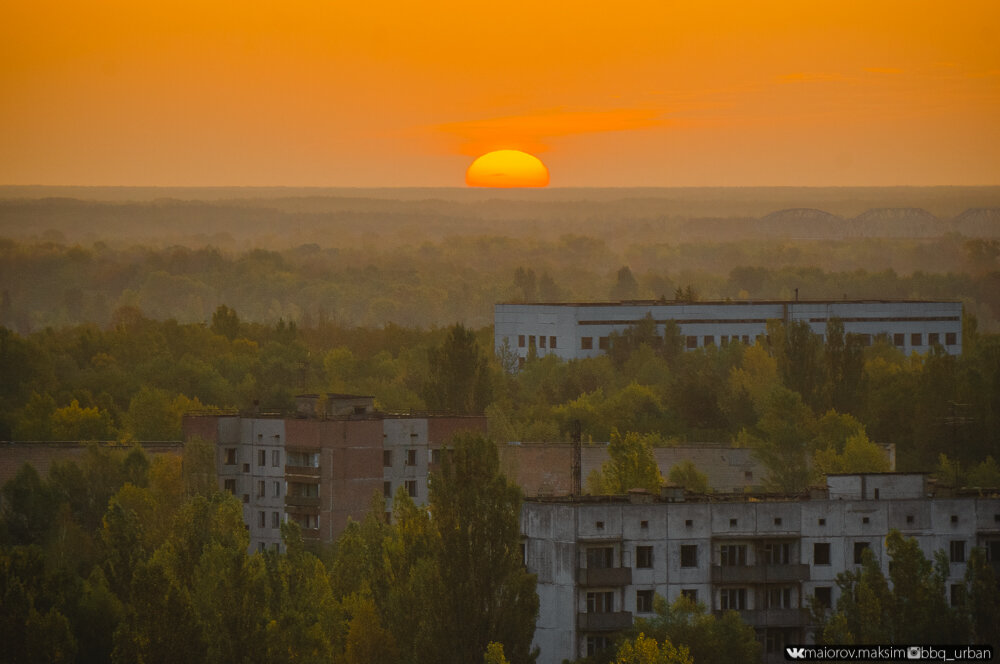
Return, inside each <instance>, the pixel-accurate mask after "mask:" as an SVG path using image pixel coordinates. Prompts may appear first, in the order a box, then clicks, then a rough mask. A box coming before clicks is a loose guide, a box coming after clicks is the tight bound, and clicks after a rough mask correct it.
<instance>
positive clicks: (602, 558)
mask: <svg viewBox="0 0 1000 664" xmlns="http://www.w3.org/2000/svg"><path fill="white" fill-rule="evenodd" d="M614 566H615V548H614V547H613V546H592V547H590V548H589V549H587V567H588V568H590V569H605V568H609V567H614Z"/></svg>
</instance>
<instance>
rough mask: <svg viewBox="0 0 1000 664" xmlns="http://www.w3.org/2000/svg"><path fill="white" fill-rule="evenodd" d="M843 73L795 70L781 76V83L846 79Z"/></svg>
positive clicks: (779, 79)
mask: <svg viewBox="0 0 1000 664" xmlns="http://www.w3.org/2000/svg"><path fill="white" fill-rule="evenodd" d="M846 80H848V79H847V78H846V77H845V76H843V75H842V74H829V73H823V72H795V73H792V74H785V75H784V76H779V77H778V81H780V82H781V83H822V82H828V81H846Z"/></svg>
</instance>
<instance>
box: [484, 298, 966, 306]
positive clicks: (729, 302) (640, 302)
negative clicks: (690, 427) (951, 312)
mask: <svg viewBox="0 0 1000 664" xmlns="http://www.w3.org/2000/svg"><path fill="white" fill-rule="evenodd" d="M496 304H497V305H516V306H528V307H669V306H697V305H709V306H717V305H754V304H962V301H961V300H805V299H798V300H696V301H694V302H687V301H685V300H619V301H614V302H497V303H496Z"/></svg>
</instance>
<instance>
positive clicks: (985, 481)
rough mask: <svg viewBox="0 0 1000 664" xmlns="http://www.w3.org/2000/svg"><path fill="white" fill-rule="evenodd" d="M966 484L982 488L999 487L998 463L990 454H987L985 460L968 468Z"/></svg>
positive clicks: (999, 467) (999, 472) (999, 473)
mask: <svg viewBox="0 0 1000 664" xmlns="http://www.w3.org/2000/svg"><path fill="white" fill-rule="evenodd" d="M966 484H967V485H968V486H975V487H982V488H991V489H993V488H1000V465H998V464H997V462H996V460H995V459H994V458H993V457H992V456H987V457H986V460H985V461H983V462H982V463H980V464H979V465H977V466H975V467H974V468H972V469H970V470H969V473H968V477H967V478H966Z"/></svg>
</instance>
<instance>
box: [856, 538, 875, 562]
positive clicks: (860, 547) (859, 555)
mask: <svg viewBox="0 0 1000 664" xmlns="http://www.w3.org/2000/svg"><path fill="white" fill-rule="evenodd" d="M869 548H871V544H870V543H869V542H855V543H854V564H855V565H860V564H861V561H862V559H863V558H864V554H865V551H866V550H867V549H869Z"/></svg>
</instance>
